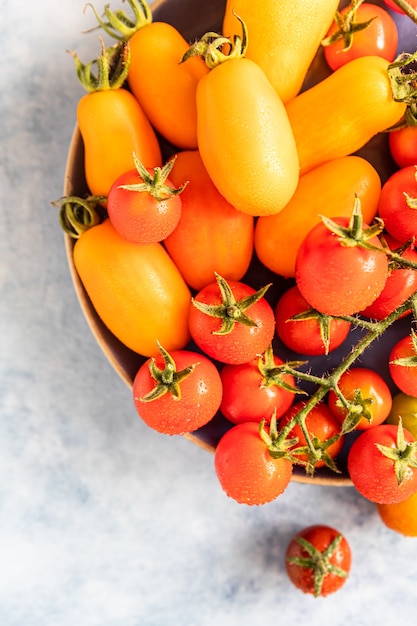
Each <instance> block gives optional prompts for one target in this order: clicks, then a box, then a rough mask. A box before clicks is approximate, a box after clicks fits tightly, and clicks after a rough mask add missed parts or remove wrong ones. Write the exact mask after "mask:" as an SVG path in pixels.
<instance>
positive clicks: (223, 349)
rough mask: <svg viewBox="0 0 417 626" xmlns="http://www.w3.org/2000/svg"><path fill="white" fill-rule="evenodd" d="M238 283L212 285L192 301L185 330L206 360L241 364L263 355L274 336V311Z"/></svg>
mask: <svg viewBox="0 0 417 626" xmlns="http://www.w3.org/2000/svg"><path fill="white" fill-rule="evenodd" d="M268 287H269V285H266V286H265V287H262V288H261V289H259V290H258V291H255V289H253V288H252V287H250V286H249V285H247V284H245V283H242V282H239V281H232V280H231V281H229V282H227V281H226V280H225V279H224V278H223V277H221V276H219V275H218V274H216V281H215V282H213V283H210V284H209V285H206V287H203V289H201V290H200V291H199V292H198V293H197V295H196V296H195V298H193V300H192V306H191V307H190V313H189V318H188V321H189V328H190V333H191V337H192V339H193V340H194V341H195V343H196V344H197V346H198V347H199V348H200V349H201V350H202V351H203V352H204V353H206V354H207V355H208V356H210V357H211V358H213V359H216V360H217V361H221V362H222V363H245V362H247V361H251V360H252V359H254V358H255V357H256V356H257V355H259V354H263V353H264V352H265V350H266V349H267V348H268V346H269V345H270V344H271V342H272V339H273V336H274V332H275V319H274V311H273V309H272V307H271V305H270V304H269V303H268V301H267V300H266V299H265V297H264V295H265V293H266V291H267V289H268Z"/></svg>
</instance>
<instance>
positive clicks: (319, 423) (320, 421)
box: [279, 401, 344, 468]
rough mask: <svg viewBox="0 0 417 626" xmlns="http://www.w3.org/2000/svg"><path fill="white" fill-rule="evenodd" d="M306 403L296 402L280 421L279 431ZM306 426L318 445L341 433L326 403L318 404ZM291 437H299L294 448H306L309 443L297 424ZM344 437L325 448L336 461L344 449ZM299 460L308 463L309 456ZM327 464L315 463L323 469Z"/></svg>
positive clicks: (320, 461) (310, 413)
mask: <svg viewBox="0 0 417 626" xmlns="http://www.w3.org/2000/svg"><path fill="white" fill-rule="evenodd" d="M304 404H305V403H304V402H303V401H300V402H296V403H295V404H293V405H292V406H291V407H290V409H289V410H288V411H287V413H286V414H285V415H284V416H283V417H282V418H281V419H280V421H279V429H280V430H282V428H283V427H284V426H286V424H288V422H289V421H290V420H291V419H292V418H293V417H294V416H295V415H296V414H297V413H298V412H299V411H300V410H301V409H302V408H303V406H304ZM305 424H306V428H307V431H308V433H309V435H310V438H311V440H313V441H317V442H318V444H321V443H325V442H326V441H327V440H329V439H331V438H332V437H334V436H337V435H338V434H339V433H340V423H339V421H338V420H337V419H336V418H335V416H334V415H333V414H332V412H331V411H330V409H329V408H328V406H327V405H326V404H324V403H319V404H316V406H315V407H313V408H312V409H311V410H310V412H309V413H308V414H307V416H306V418H305ZM289 437H290V438H291V437H297V439H298V442H297V443H296V444H295V445H294V448H298V447H300V446H306V445H307V441H306V438H305V436H304V433H303V431H302V428H301V426H300V425H299V424H296V425H295V426H294V427H293V428H292V429H291V431H290V434H289ZM343 441H344V437H343V436H339V437H338V438H337V439H336V441H335V442H334V443H331V444H330V445H329V446H327V447H325V452H326V453H327V454H328V455H329V456H330V458H332V459H334V458H335V457H336V456H337V455H338V454H339V452H340V451H341V449H342V447H343ZM297 458H298V459H299V460H300V461H304V462H306V461H307V460H308V456H307V455H306V454H299V455H297ZM324 465H325V462H324V460H323V459H318V460H317V461H316V462H315V465H314V467H316V468H318V467H323V466H324Z"/></svg>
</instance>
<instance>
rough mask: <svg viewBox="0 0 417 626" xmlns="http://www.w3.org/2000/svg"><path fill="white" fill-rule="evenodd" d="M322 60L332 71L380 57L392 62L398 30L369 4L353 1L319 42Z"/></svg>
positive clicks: (388, 19)
mask: <svg viewBox="0 0 417 626" xmlns="http://www.w3.org/2000/svg"><path fill="white" fill-rule="evenodd" d="M322 45H323V48H324V57H325V59H326V61H327V63H328V65H329V67H330V68H331V69H332V70H333V71H334V70H336V69H338V68H339V67H341V66H342V65H344V64H345V63H348V62H349V61H352V60H353V59H357V58H358V57H361V56H367V55H371V56H380V57H382V58H383V59H386V60H387V61H390V62H391V61H393V60H394V58H395V55H396V52H397V46H398V30H397V26H396V24H395V21H394V20H393V18H392V17H391V15H390V14H389V13H388V11H386V10H385V9H383V8H382V7H380V6H378V5H376V4H371V3H370V2H363V3H362V2H361V1H359V2H358V1H357V0H356V1H354V0H352V2H351V3H350V4H348V5H347V6H345V7H343V8H342V9H341V10H340V11H338V12H337V13H336V16H335V21H334V22H333V24H332V26H331V27H330V29H329V31H328V33H327V35H326V38H325V39H324V40H323V41H322Z"/></svg>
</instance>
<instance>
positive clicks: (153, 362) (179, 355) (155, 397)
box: [133, 347, 222, 435]
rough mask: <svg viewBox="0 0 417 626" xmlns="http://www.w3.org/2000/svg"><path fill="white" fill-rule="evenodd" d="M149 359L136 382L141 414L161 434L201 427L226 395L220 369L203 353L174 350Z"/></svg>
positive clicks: (142, 367)
mask: <svg viewBox="0 0 417 626" xmlns="http://www.w3.org/2000/svg"><path fill="white" fill-rule="evenodd" d="M160 349H161V353H160V354H158V355H157V356H156V357H154V358H151V359H148V360H147V361H146V362H145V363H144V364H143V365H142V366H141V367H140V368H139V370H138V372H137V374H136V376H135V378H134V381H133V398H134V403H135V407H136V410H137V412H138V415H139V416H140V417H141V418H142V419H143V421H144V422H145V423H146V424H147V425H148V426H150V427H151V428H153V429H154V430H157V431H158V432H160V433H164V434H167V435H179V434H183V433H187V432H192V431H194V430H197V429H198V428H200V427H201V426H204V425H205V424H207V422H209V421H210V420H211V419H212V417H214V415H215V414H216V413H217V411H218V409H219V406H220V401H221V397H222V384H221V380H220V375H219V372H218V370H217V368H216V366H215V365H214V363H212V362H211V361H210V359H208V358H207V357H205V356H204V355H202V354H199V353H196V352H192V351H189V350H174V351H173V352H171V354H169V353H168V352H166V351H165V350H164V349H163V348H162V347H161V348H160Z"/></svg>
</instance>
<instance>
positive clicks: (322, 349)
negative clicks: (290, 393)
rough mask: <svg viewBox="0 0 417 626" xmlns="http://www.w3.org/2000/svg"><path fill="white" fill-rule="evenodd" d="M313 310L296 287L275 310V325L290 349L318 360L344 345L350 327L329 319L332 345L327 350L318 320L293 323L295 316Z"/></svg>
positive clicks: (346, 323) (284, 294) (282, 297)
mask: <svg viewBox="0 0 417 626" xmlns="http://www.w3.org/2000/svg"><path fill="white" fill-rule="evenodd" d="M310 309H311V307H310V305H309V304H308V302H307V300H306V299H305V298H303V296H302V295H301V293H300V290H299V289H298V287H297V285H293V286H292V287H290V288H289V289H287V291H285V292H284V293H283V294H282V296H281V297H280V299H279V300H278V303H277V305H276V307H275V324H276V331H277V335H278V337H279V338H280V339H281V341H282V343H283V344H285V345H286V346H287V348H290V350H293V351H294V352H298V353H299V354H306V355H309V356H318V355H323V354H326V353H328V352H332V351H333V350H335V349H336V348H338V347H339V346H340V345H341V344H342V343H343V342H344V341H345V339H346V337H347V336H348V334H349V331H350V328H351V324H350V323H349V322H347V321H344V320H340V319H335V318H330V319H329V337H328V340H329V343H328V346H327V347H326V345H325V343H324V341H323V337H322V333H321V330H320V323H319V319H318V318H317V317H310V318H307V319H303V320H297V321H293V320H291V318H292V317H293V316H295V315H299V314H303V313H306V312H307V311H309V310H310ZM318 315H320V314H318Z"/></svg>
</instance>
